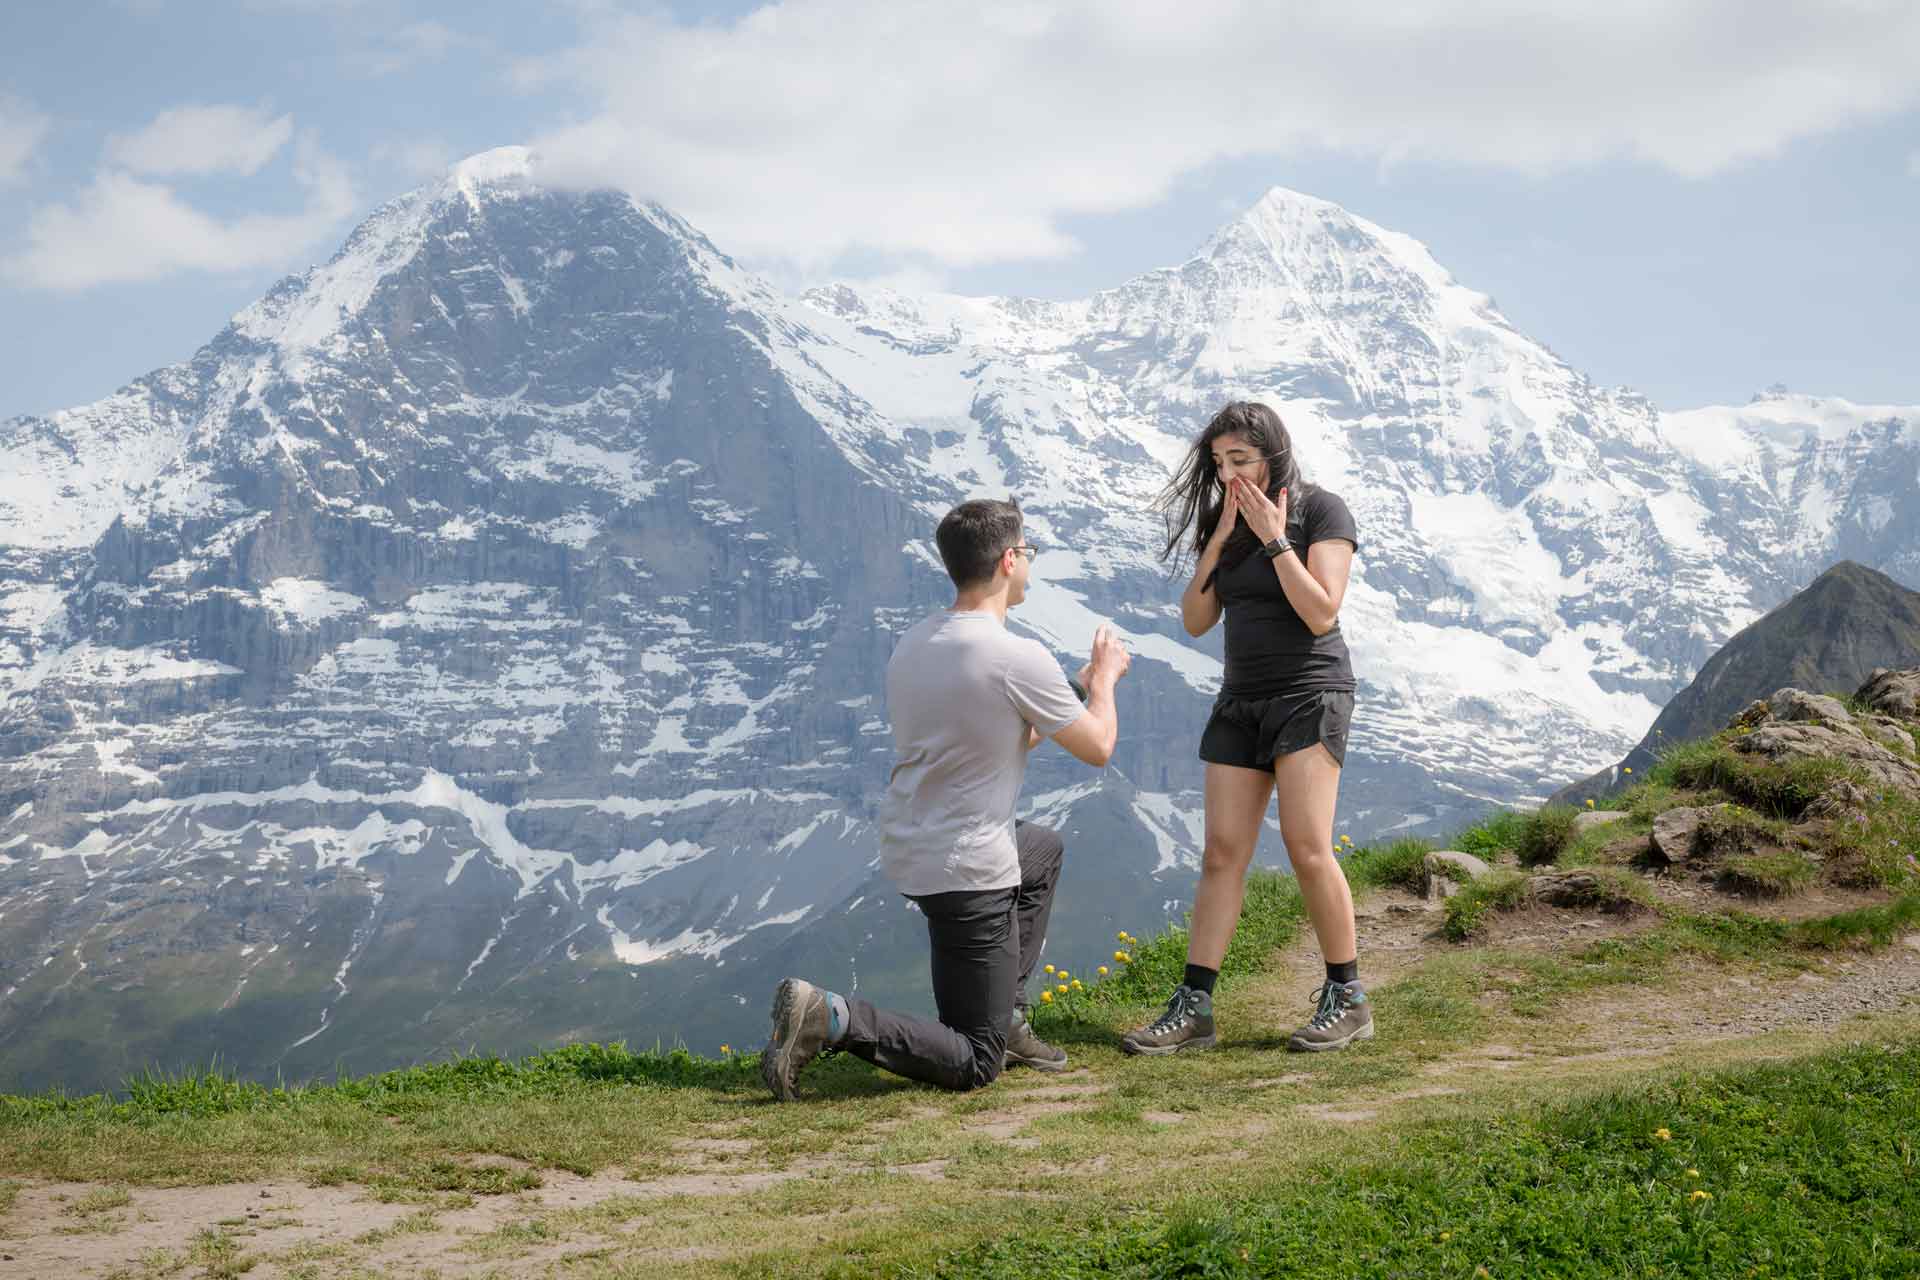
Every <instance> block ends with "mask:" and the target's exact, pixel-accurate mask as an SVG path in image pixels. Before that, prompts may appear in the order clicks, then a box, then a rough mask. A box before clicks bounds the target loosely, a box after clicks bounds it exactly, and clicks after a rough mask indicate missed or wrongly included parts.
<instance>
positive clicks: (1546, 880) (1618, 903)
mask: <svg viewBox="0 0 1920 1280" xmlns="http://www.w3.org/2000/svg"><path fill="white" fill-rule="evenodd" d="M1527 890H1528V892H1529V893H1531V894H1532V895H1533V900H1534V901H1535V902H1539V903H1544V904H1545V905H1547V906H1550V907H1600V908H1603V909H1605V910H1608V911H1625V910H1631V909H1632V908H1633V906H1634V905H1635V904H1634V902H1633V900H1632V899H1631V898H1628V897H1627V896H1625V895H1624V894H1622V893H1621V892H1620V890H1619V889H1618V888H1616V887H1615V886H1613V885H1611V884H1609V883H1608V882H1607V881H1605V880H1603V879H1602V878H1601V877H1599V876H1597V875H1595V874H1594V873H1593V872H1591V871H1548V872H1545V873H1543V874H1541V875H1537V876H1535V877H1534V878H1533V879H1532V880H1530V881H1528V882H1527Z"/></svg>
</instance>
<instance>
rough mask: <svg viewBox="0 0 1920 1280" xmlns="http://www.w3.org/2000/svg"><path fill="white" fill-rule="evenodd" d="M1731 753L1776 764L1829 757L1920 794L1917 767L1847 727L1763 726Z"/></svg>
mask: <svg viewBox="0 0 1920 1280" xmlns="http://www.w3.org/2000/svg"><path fill="white" fill-rule="evenodd" d="M1733 749H1734V750H1735V751H1739V752H1743V753H1745V754H1747V755H1757V756H1762V757H1764V758H1766V759H1768V760H1771V761H1773V762H1774V763H1776V764H1778V763H1780V762H1782V761H1786V760H1792V759H1795V758H1797V757H1802V756H1831V757H1833V758H1835V759H1839V760H1845V761H1847V762H1848V763H1850V764H1853V765H1856V766H1857V767H1859V769H1860V770H1861V771H1862V772H1863V773H1865V774H1866V775H1867V776H1868V777H1869V778H1871V779H1872V780H1873V781H1875V782H1877V783H1881V784H1883V785H1886V786H1890V787H1899V788H1901V789H1902V790H1905V791H1911V792H1914V793H1916V794H1920V766H1916V765H1915V764H1914V763H1913V762H1912V761H1910V760H1908V759H1906V758H1905V757H1903V756H1900V755H1896V754H1895V753H1894V752H1893V751H1892V750H1890V749H1889V748H1887V747H1883V746H1881V745H1880V744H1879V743H1878V742H1875V741H1873V740H1872V739H1871V738H1868V737H1867V736H1866V735H1865V734H1863V733H1861V732H1860V731H1859V730H1858V729H1855V728H1854V727H1853V726H1852V725H1848V727H1847V728H1846V729H1845V730H1839V729H1831V728H1828V727H1827V726H1826V725H1822V724H1804V723H1801V724H1765V725H1762V726H1760V727H1759V728H1758V729H1755V730H1753V731H1752V732H1751V733H1748V734H1745V735H1743V736H1741V737H1738V738H1735V739H1734V740H1733Z"/></svg>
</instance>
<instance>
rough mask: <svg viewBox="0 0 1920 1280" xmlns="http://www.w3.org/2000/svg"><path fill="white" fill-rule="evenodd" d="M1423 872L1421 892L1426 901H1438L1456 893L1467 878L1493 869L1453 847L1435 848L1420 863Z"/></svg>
mask: <svg viewBox="0 0 1920 1280" xmlns="http://www.w3.org/2000/svg"><path fill="white" fill-rule="evenodd" d="M1420 866H1421V870H1422V872H1423V881H1422V884H1421V886H1420V887H1421V892H1422V894H1423V896H1424V897H1425V898H1426V900H1427V901H1428V902H1438V901H1439V900H1440V899H1442V898H1451V897H1452V896H1453V895H1454V894H1455V893H1458V892H1459V890H1460V886H1461V885H1462V884H1464V883H1465V882H1467V881H1468V880H1477V879H1479V878H1480V877H1481V876H1483V875H1485V874H1487V872H1489V871H1491V870H1493V868H1492V867H1489V866H1488V865H1487V864H1486V863H1484V862H1482V861H1481V860H1480V859H1478V858H1476V857H1474V856H1473V855H1472V854H1470V853H1461V852H1459V851H1458V850H1455V849H1436V850H1435V851H1434V852H1432V853H1429V854H1428V855H1427V856H1426V857H1425V858H1423V859H1422V860H1421V863H1420Z"/></svg>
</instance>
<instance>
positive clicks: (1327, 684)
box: [1213, 489, 1360, 698]
mask: <svg viewBox="0 0 1920 1280" xmlns="http://www.w3.org/2000/svg"><path fill="white" fill-rule="evenodd" d="M1329 538H1342V539H1345V540H1346V541H1348V542H1351V543H1352V544H1353V545H1354V546H1355V548H1358V547H1359V545H1360V534H1359V531H1358V530H1357V529H1356V528H1355V527H1354V523H1353V513H1352V512H1351V511H1348V510H1347V504H1346V503H1344V502H1342V501H1341V500H1340V499H1339V498H1338V497H1336V496H1335V495H1334V494H1331V493H1328V492H1327V491H1326V490H1325V489H1314V490H1312V491H1311V492H1309V493H1308V494H1307V496H1306V497H1305V498H1304V499H1302V500H1301V503H1300V510H1299V515H1298V518H1293V517H1292V515H1291V513H1290V514H1289V519H1288V520H1287V540H1288V541H1289V542H1291V543H1292V544H1293V550H1294V553H1295V554H1296V555H1298V556H1299V557H1300V561H1301V563H1302V564H1304V563H1306V559H1307V548H1308V547H1310V546H1312V545H1313V544H1314V543H1316V542H1323V541H1325V540H1327V539H1329ZM1233 550H1234V549H1233V548H1229V556H1230V555H1231V554H1232V551H1233ZM1213 589H1214V591H1215V592H1217V593H1218V595H1219V597H1220V604H1221V607H1222V608H1224V609H1225V610H1226V617H1227V671H1226V678H1225V680H1223V681H1222V682H1221V688H1220V691H1221V692H1222V693H1224V694H1229V695H1231V696H1233V697H1236V698H1271V697H1276V696H1278V695H1280V694H1286V693H1310V692H1314V691H1317V690H1326V689H1342V690H1347V691H1351V690H1352V689H1353V687H1354V681H1353V660H1352V659H1351V658H1350V657H1348V655H1347V642H1346V639H1345V638H1344V637H1343V636H1341V634H1340V625H1339V624H1338V623H1335V624H1334V627H1333V630H1331V631H1329V632H1327V633H1326V634H1325V635H1322V636H1316V635H1314V634H1313V632H1312V631H1310V630H1309V629H1308V628H1307V624H1306V623H1305V622H1302V621H1301V620H1300V615H1299V614H1298V613H1296V612H1294V608H1293V605H1292V604H1291V603H1289V602H1288V600H1287V595H1286V592H1284V591H1282V590H1281V589H1280V577H1279V575H1278V574H1277V573H1275V572H1274V567H1273V561H1271V560H1269V559H1267V557H1265V556H1264V555H1261V554H1260V553H1259V552H1258V551H1255V552H1254V553H1253V554H1252V555H1248V556H1246V557H1245V558H1243V559H1241V560H1240V561H1239V562H1238V563H1237V564H1234V565H1232V566H1231V567H1229V568H1222V569H1221V570H1220V571H1219V572H1218V573H1217V574H1216V575H1215V576H1214V580H1213Z"/></svg>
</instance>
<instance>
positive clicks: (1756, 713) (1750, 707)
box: [1727, 702, 1773, 729]
mask: <svg viewBox="0 0 1920 1280" xmlns="http://www.w3.org/2000/svg"><path fill="white" fill-rule="evenodd" d="M1771 719H1773V712H1771V711H1769V710H1768V709H1767V704H1766V703H1764V702H1749V703H1748V704H1747V709H1746V710H1745V711H1742V712H1741V713H1740V714H1739V715H1737V716H1735V717H1734V718H1733V719H1731V720H1729V721H1727V728H1729V729H1753V728H1757V727H1759V726H1760V725H1763V724H1765V723H1766V722H1767V721H1769V720H1771Z"/></svg>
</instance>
